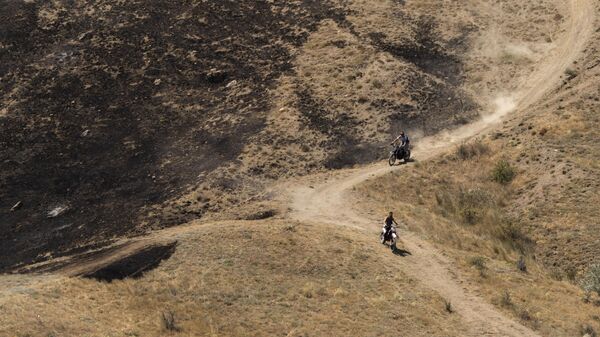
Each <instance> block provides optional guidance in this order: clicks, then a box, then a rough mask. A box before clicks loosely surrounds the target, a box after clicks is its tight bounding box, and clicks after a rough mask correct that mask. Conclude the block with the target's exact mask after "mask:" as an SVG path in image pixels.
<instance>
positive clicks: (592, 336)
mask: <svg viewBox="0 0 600 337" xmlns="http://www.w3.org/2000/svg"><path fill="white" fill-rule="evenodd" d="M581 334H582V335H583V336H585V337H598V334H597V333H596V330H594V328H593V327H592V326H591V325H589V324H584V325H583V326H582V327H581Z"/></svg>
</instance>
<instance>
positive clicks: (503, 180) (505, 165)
mask: <svg viewBox="0 0 600 337" xmlns="http://www.w3.org/2000/svg"><path fill="white" fill-rule="evenodd" d="M516 174H517V172H516V170H515V168H514V167H513V166H512V165H511V164H510V163H509V162H508V161H507V160H505V159H501V160H499V161H498V162H497V163H496V166H494V170H493V171H492V180H494V181H495V182H497V183H500V184H504V185H506V184H508V183H510V182H511V181H512V180H513V179H514V177H515V176H516Z"/></svg>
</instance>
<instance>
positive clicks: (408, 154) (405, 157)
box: [404, 150, 410, 163]
mask: <svg viewBox="0 0 600 337" xmlns="http://www.w3.org/2000/svg"><path fill="white" fill-rule="evenodd" d="M409 161H410V150H406V152H405V153H404V162H405V163H408V162H409Z"/></svg>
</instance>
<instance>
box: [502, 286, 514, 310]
mask: <svg viewBox="0 0 600 337" xmlns="http://www.w3.org/2000/svg"><path fill="white" fill-rule="evenodd" d="M500 304H502V305H503V306H505V307H511V306H512V305H513V302H512V298H511V297H510V293H509V292H508V290H504V293H502V297H500Z"/></svg>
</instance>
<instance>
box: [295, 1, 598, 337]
mask: <svg viewBox="0 0 600 337" xmlns="http://www.w3.org/2000/svg"><path fill="white" fill-rule="evenodd" d="M568 5H569V6H570V12H571V16H570V20H569V22H568V23H567V31H566V32H565V34H564V36H563V38H562V39H561V41H560V42H559V43H558V44H557V47H556V48H555V49H554V50H552V51H550V53H549V55H548V56H547V57H546V58H545V61H544V62H543V63H541V64H540V65H539V66H538V68H537V70H536V72H535V73H534V74H532V76H530V77H529V78H528V79H527V80H526V81H525V82H524V83H521V85H520V92H519V93H518V95H517V97H516V107H515V109H514V110H516V111H517V112H519V111H524V110H525V109H527V108H529V107H530V106H532V105H533V104H535V103H537V102H539V101H540V100H542V99H543V97H544V96H545V95H546V94H547V93H549V92H550V91H551V90H552V89H554V88H555V87H556V86H557V85H558V83H559V82H560V80H561V75H563V74H564V72H565V70H566V69H567V68H568V67H569V66H570V65H571V64H572V63H573V61H575V60H576V58H577V57H578V55H579V54H580V52H581V51H582V50H583V49H584V46H585V44H586V42H587V41H588V40H589V38H590V36H591V34H592V32H593V27H594V26H593V24H594V20H595V18H594V15H593V13H594V11H593V4H592V2H591V1H589V0H572V1H570V2H569V4H568ZM509 112H510V111H506V110H504V111H497V112H495V113H492V114H491V115H489V116H487V117H484V118H482V119H481V120H479V121H477V122H475V123H472V124H469V125H466V126H464V127H461V128H458V129H456V130H454V131H452V132H449V133H447V134H445V135H442V136H436V137H428V138H425V139H423V140H421V141H419V144H418V147H417V148H416V150H415V151H414V153H416V154H418V157H419V159H420V160H426V159H429V158H432V157H434V156H436V155H438V154H440V153H442V152H444V151H445V150H448V149H449V148H451V147H452V146H453V145H454V144H455V143H457V142H460V141H463V140H465V139H468V138H470V137H473V136H476V135H481V134H483V133H485V132H487V131H489V130H490V129H492V128H494V127H495V126H497V125H498V124H499V122H500V121H501V119H502V118H503V117H504V115H506V114H507V113H509ZM395 169H401V168H398V167H394V168H390V167H388V166H387V165H384V164H378V165H372V166H369V167H365V168H360V169H355V170H348V171H346V172H343V173H341V174H339V176H338V177H335V178H329V179H327V180H326V181H325V182H323V183H321V184H313V186H311V187H303V186H299V187H297V188H295V190H294V191H293V193H292V200H293V202H292V209H293V211H292V216H293V218H295V219H297V220H300V221H307V222H321V223H322V222H327V223H335V224H338V225H343V226H349V227H352V228H354V229H358V230H364V231H367V232H369V233H372V235H373V237H374V238H375V237H376V232H377V231H378V230H379V223H380V222H381V220H382V219H379V218H377V217H373V216H372V215H364V214H360V213H357V212H356V211H355V208H354V207H353V206H354V203H353V200H352V196H351V191H352V187H354V186H356V185H358V184H361V183H363V182H365V181H366V180H368V179H370V178H374V177H376V176H381V175H384V174H386V173H389V172H390V171H392V170H395ZM341 214H343V215H341ZM340 217H341V218H343V222H340ZM401 238H402V244H403V247H405V248H406V249H407V250H408V251H409V252H410V253H411V255H408V256H406V257H404V258H403V260H402V262H403V263H402V268H403V269H404V270H405V272H407V273H408V274H409V275H411V276H413V277H414V278H416V279H419V280H421V282H423V283H424V284H425V285H426V286H428V287H430V288H431V289H434V290H436V291H437V292H438V293H439V294H440V295H441V296H443V297H444V298H446V299H447V300H449V301H451V303H452V304H453V306H454V307H455V308H456V310H457V311H458V313H459V314H460V315H461V316H462V317H463V320H464V322H465V324H466V326H467V328H468V329H469V331H470V333H471V335H472V336H538V334H536V333H535V332H534V331H532V330H531V329H529V328H527V327H525V326H523V325H521V324H520V323H518V322H515V321H512V320H511V319H510V318H508V317H506V316H505V315H504V314H502V313H501V312H499V311H498V310H496V309H495V308H494V307H493V306H492V305H491V304H489V303H486V302H485V301H484V300H483V299H482V298H480V297H478V296H477V294H476V292H475V290H473V289H467V288H465V287H466V286H465V284H466V283H465V282H464V281H463V280H462V279H461V277H460V275H457V274H456V273H455V272H454V268H453V267H452V262H451V261H450V260H449V259H447V258H446V257H445V256H444V255H443V253H442V252H440V251H438V250H437V249H435V248H434V247H432V245H430V244H429V243H428V242H426V241H424V240H423V239H421V238H419V237H418V236H417V235H415V234H413V233H410V232H403V233H401ZM374 240H375V239H374Z"/></svg>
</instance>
